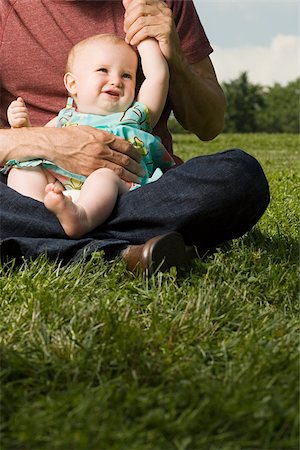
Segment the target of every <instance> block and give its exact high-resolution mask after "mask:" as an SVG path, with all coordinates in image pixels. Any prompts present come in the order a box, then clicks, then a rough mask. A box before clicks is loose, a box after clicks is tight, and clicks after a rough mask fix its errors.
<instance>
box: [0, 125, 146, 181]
mask: <svg viewBox="0 0 300 450" xmlns="http://www.w3.org/2000/svg"><path fill="white" fill-rule="evenodd" d="M36 158H43V159H48V160H50V161H53V162H54V163H55V164H57V165H58V166H61V167H63V168H65V169H67V170H69V171H70V172H73V173H79V174H82V175H86V176H88V175H90V173H92V172H93V171H94V170H96V169H98V168H100V167H107V168H109V169H112V170H113V171H114V172H115V173H116V174H117V175H119V176H120V178H122V179H123V180H124V181H130V182H135V183H139V182H140V177H142V176H143V175H144V171H143V169H142V166H141V165H140V161H141V158H142V157H141V154H140V152H139V151H138V150H137V149H136V148H135V147H134V146H133V145H131V144H130V143H129V142H127V141H126V140H125V139H122V138H120V137H118V136H114V135H113V134H111V133H108V132H107V131H103V130H97V129H96V128H92V127H88V126H78V127H65V128H48V127H32V128H19V129H10V130H7V129H3V130H0V165H1V163H2V165H4V164H5V163H6V161H8V160H10V159H17V160H19V161H26V160H28V159H36Z"/></svg>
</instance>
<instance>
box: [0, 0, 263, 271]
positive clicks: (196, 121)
mask: <svg viewBox="0 0 300 450" xmlns="http://www.w3.org/2000/svg"><path fill="white" fill-rule="evenodd" d="M124 4H125V8H126V10H125V15H124V7H123V5H122V2H121V1H115V2H110V1H99V2H98V1H97V2H93V1H70V0H69V1H68V0H48V1H45V0H43V1H40V2H34V5H33V2H28V1H27V0H18V1H12V0H4V1H2V2H1V4H0V5H1V6H0V17H1V31H2V46H1V55H0V57H1V64H2V66H1V73H0V80H1V81H0V87H2V99H1V108H0V120H2V124H3V125H4V126H5V124H6V123H5V109H6V106H7V105H8V104H9V103H10V101H11V100H12V99H13V97H15V98H16V97H17V96H19V95H21V96H22V97H23V98H24V100H25V101H26V103H27V105H28V106H29V110H30V108H31V111H30V116H31V117H32V124H33V125H42V124H43V123H44V122H46V121H47V120H49V119H50V118H51V117H52V115H54V114H55V113H56V112H57V110H58V109H60V108H61V107H62V106H63V104H62V102H64V101H65V100H64V92H63V91H62V88H61V85H62V82H61V79H62V78H60V77H61V76H62V75H61V74H62V73H63V72H64V61H65V56H66V54H67V51H68V50H69V48H70V47H71V46H72V45H73V44H74V43H76V42H78V41H79V40H81V39H83V38H85V37H87V36H90V35H92V34H96V33H106V32H109V33H112V32H113V33H116V34H118V35H121V36H125V37H126V40H127V41H128V42H129V43H130V44H132V45H137V44H138V43H139V42H140V41H141V40H143V39H145V38H146V37H153V38H155V39H157V41H158V43H159V46H160V48H161V51H162V53H163V55H164V56H165V58H166V60H167V62H168V64H169V69H170V89H169V99H168V101H167V104H166V107H165V110H164V112H163V114H162V117H161V120H160V122H159V123H158V125H157V127H156V129H155V132H156V133H157V134H158V135H160V136H161V138H162V141H163V143H164V144H165V146H166V148H167V149H168V151H170V152H172V141H171V136H170V134H169V133H168V131H167V128H166V120H167V118H168V115H169V113H170V110H171V109H172V110H173V111H174V114H175V116H176V118H177V120H178V121H179V122H180V123H181V124H182V125H183V126H184V127H185V128H186V129H188V130H190V131H191V132H193V133H195V134H196V135H197V136H198V137H199V138H200V139H202V140H209V139H212V138H213V137H215V136H216V135H217V134H218V133H220V132H221V130H222V127H223V117H224V110H225V99H224V95H223V92H222V90H221V88H220V86H219V84H218V82H217V78H216V75H215V72H214V69H213V66H212V64H211V61H210V59H209V54H210V53H211V51H212V49H211V47H210V44H209V42H208V40H207V38H206V36H205V33H204V30H203V28H202V26H201V24H200V22H199V19H198V16H197V14H196V11H195V8H194V6H193V3H192V1H186V0H177V1H175V0H168V1H167V2H166V3H165V2H162V1H160V0H131V1H129V0H127V1H125V2H124ZM16 41H17V45H16ZM26 50H27V53H26ZM25 55H26V56H25ZM141 81H142V76H141V74H140V77H139V81H138V83H141ZM28 157H30V158H31V159H33V158H41V157H42V158H46V159H50V160H53V161H54V162H55V163H56V164H57V165H59V166H62V167H65V168H66V169H68V170H70V171H72V172H77V173H82V174H86V175H89V173H91V172H92V171H93V170H95V169H97V168H98V167H109V168H111V169H113V170H115V171H116V172H117V173H118V174H119V175H120V177H121V178H123V179H125V180H127V181H136V182H138V181H139V176H141V175H142V173H141V167H140V165H139V158H140V155H139V154H138V152H137V151H136V150H135V149H134V147H132V146H131V145H130V144H129V143H128V142H125V141H123V140H120V139H118V138H116V137H115V136H112V135H110V134H107V133H104V132H101V131H100V130H94V129H91V128H89V127H77V128H76V129H74V128H73V129H72V127H69V128H66V129H63V130H61V129H60V130H58V129H57V130H56V129H45V128H32V129H20V130H5V129H3V130H0V163H2V164H4V163H5V162H6V161H7V160H9V159H18V160H23V159H28ZM177 161H178V162H179V161H180V160H179V159H177ZM1 188H2V190H3V194H2V200H1V208H2V211H1V234H2V236H1V238H2V239H3V243H2V253H3V254H4V255H10V256H20V255H24V256H25V257H29V256H33V257H35V256H37V255H38V254H39V253H41V252H42V251H47V252H48V254H49V256H50V257H57V256H60V257H61V258H62V259H65V260H69V259H70V258H72V257H74V255H76V252H77V251H79V253H81V252H82V249H84V248H85V249H86V248H87V246H88V249H89V250H88V251H91V250H92V249H100V248H103V249H104V250H105V252H106V254H107V256H108V257H111V256H114V255H116V254H119V253H120V252H123V254H124V257H125V260H126V261H127V264H128V267H129V268H133V267H134V266H135V265H136V264H139V265H140V266H142V267H145V268H148V267H152V269H153V268H155V266H157V265H158V264H159V263H160V262H161V261H162V260H163V259H164V260H165V267H168V266H170V265H173V264H175V265H179V264H181V263H182V262H184V260H185V259H186V258H187V257H188V254H187V252H186V248H185V247H184V242H185V243H186V244H189V245H197V246H198V247H200V248H201V249H207V248H209V247H211V246H214V245H216V244H218V243H220V242H223V241H225V240H227V239H231V238H233V237H237V236H240V235H242V234H243V233H245V232H246V231H247V230H249V229H250V228H251V227H252V226H253V225H254V224H255V223H256V222H257V220H258V219H259V217H260V216H261V215H262V213H263V212H264V210H265V208H266V206H267V204H268V201H269V193H268V186H267V182H266V179H265V177H264V174H263V172H262V170H261V168H260V166H259V164H258V163H257V161H256V160H254V159H253V158H252V157H250V156H249V155H247V154H245V153H244V152H242V151H235V150H234V151H227V152H223V153H220V154H216V155H211V156H208V157H199V158H196V159H193V160H192V161H190V162H187V163H185V164H183V165H180V166H178V167H177V168H176V169H172V170H170V171H169V172H167V173H166V174H165V175H164V176H163V177H162V178H161V179H160V180H158V181H157V182H156V183H152V184H150V185H148V186H145V187H143V188H141V189H138V190H137V191H135V192H132V193H129V194H123V195H121V196H120V199H119V201H118V203H117V205H116V207H115V209H114V211H113V214H112V216H111V218H110V219H109V220H108V221H107V222H106V223H105V224H104V225H103V226H101V227H100V228H98V229H96V230H95V231H94V232H92V233H90V234H89V235H87V236H86V237H85V238H84V239H81V240H77V241H75V240H68V239H66V236H65V235H64V233H63V231H62V229H61V227H60V226H59V224H58V223H57V221H56V219H55V218H54V217H52V215H51V213H49V212H48V211H45V209H44V208H43V206H42V205H41V204H39V203H37V202H34V201H33V200H31V199H29V198H26V197H20V195H19V194H17V193H15V192H13V191H11V190H8V188H7V187H6V186H4V185H2V184H1ZM174 232H175V233H174ZM178 233H180V234H178Z"/></svg>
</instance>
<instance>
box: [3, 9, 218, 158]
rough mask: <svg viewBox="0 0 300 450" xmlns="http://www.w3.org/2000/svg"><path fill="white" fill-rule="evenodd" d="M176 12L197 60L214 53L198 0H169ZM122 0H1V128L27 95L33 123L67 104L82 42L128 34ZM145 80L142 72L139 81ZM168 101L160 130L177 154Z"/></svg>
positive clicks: (186, 49) (185, 44) (190, 55)
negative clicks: (71, 57)
mask: <svg viewBox="0 0 300 450" xmlns="http://www.w3.org/2000/svg"><path fill="white" fill-rule="evenodd" d="M166 2H167V4H168V5H169V6H170V7H171V9H172V11H173V17H174V20H175V23H176V27H177V31H178V33H179V37H180V40H181V46H182V51H183V53H184V55H185V57H186V58H187V60H188V62H189V63H191V64H193V63H196V62H198V61H200V60H201V59H203V58H205V57H206V56H208V55H209V54H210V53H211V52H212V48H211V46H210V44H209V42H208V40H207V37H206V35H205V32H204V30H203V27H202V25H201V23H200V21H199V18H198V16H197V13H196V10H195V7H194V5H193V2H192V0H166ZM123 21H124V8H123V5H122V2H121V0H119V1H116V0H114V1H112V0H108V1H105V0H99V1H95V0H93V1H88V0H84V1H82V0H81V1H74V0H73V1H66V0H0V26H1V28H0V127H1V126H2V127H3V126H8V123H7V118H6V110H7V107H8V105H9V104H10V103H11V102H12V101H13V100H14V99H16V98H17V97H18V96H21V97H23V98H24V100H25V102H26V105H27V107H28V109H29V115H30V121H31V123H32V125H33V126H42V125H44V124H45V123H47V122H48V121H49V120H50V119H51V118H53V117H54V116H55V115H57V113H58V111H59V110H60V109H61V108H63V107H64V106H65V103H66V98H67V92H66V90H65V87H64V84H63V75H64V73H65V65H66V61H67V55H68V52H69V50H70V48H71V47H72V46H73V45H74V44H76V43H77V42H79V41H81V40H82V39H85V38H87V37H89V36H92V35H94V34H98V33H114V34H117V35H119V36H121V37H124V36H125V34H124V30H123ZM142 80H143V76H142V72H141V68H139V71H138V77H137V86H140V84H141V82H142ZM170 111H171V105H170V103H169V101H167V103H166V106H165V109H164V112H163V114H162V116H161V118H160V121H159V123H158V124H157V126H156V128H155V130H154V132H155V133H156V134H158V135H159V136H160V137H161V138H162V141H163V143H164V145H165V146H166V148H167V149H168V151H170V153H172V138H171V136H170V133H169V132H168V130H167V119H168V117H169V115H170Z"/></svg>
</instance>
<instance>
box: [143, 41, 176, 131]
mask: <svg viewBox="0 0 300 450" xmlns="http://www.w3.org/2000/svg"><path fill="white" fill-rule="evenodd" d="M138 51H139V54H140V56H141V63H142V69H143V72H144V76H145V81H144V82H143V84H142V86H141V88H140V91H139V93H138V96H137V100H138V101H140V102H141V103H144V104H145V105H146V106H147V107H148V109H149V112H150V125H151V127H154V126H155V125H156V124H157V122H158V120H159V118H160V116H161V113H162V110H163V108H164V106H165V102H166V98H167V95H168V89H169V67H168V63H167V61H166V60H165V58H164V56H163V54H162V52H161V50H160V48H159V45H158V42H157V40H156V39H151V38H150V39H145V40H144V41H142V42H141V43H140V44H139V45H138Z"/></svg>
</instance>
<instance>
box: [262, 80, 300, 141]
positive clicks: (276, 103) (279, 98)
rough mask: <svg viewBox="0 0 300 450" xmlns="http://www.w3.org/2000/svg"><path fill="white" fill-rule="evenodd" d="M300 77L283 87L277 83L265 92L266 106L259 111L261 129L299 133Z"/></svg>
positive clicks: (271, 131) (272, 131) (273, 131)
mask: <svg viewBox="0 0 300 450" xmlns="http://www.w3.org/2000/svg"><path fill="white" fill-rule="evenodd" d="M299 99H300V78H298V79H297V80H295V81H292V82H290V83H289V84H288V85H287V86H285V87H283V86H281V85H280V84H278V83H276V84H274V86H272V87H269V88H268V89H267V91H266V93H265V106H264V108H263V109H262V110H261V111H259V112H258V117H257V119H258V123H259V130H260V131H265V132H269V133H299Z"/></svg>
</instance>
